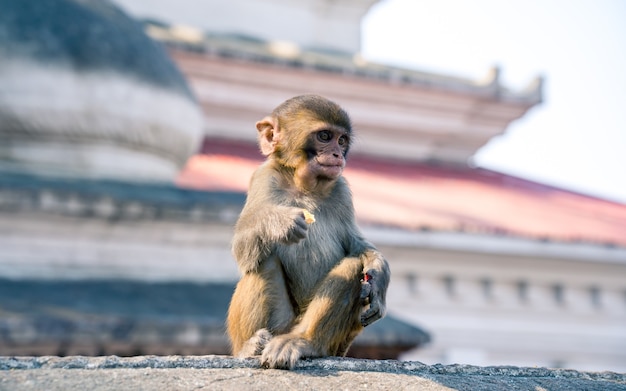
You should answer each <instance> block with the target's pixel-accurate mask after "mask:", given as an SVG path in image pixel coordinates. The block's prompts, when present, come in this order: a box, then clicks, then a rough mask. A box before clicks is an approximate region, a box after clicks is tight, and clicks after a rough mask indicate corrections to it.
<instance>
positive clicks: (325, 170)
mask: <svg viewBox="0 0 626 391" xmlns="http://www.w3.org/2000/svg"><path fill="white" fill-rule="evenodd" d="M318 166H319V171H320V174H321V175H322V176H324V177H326V178H329V179H334V178H337V177H339V176H340V175H341V173H342V172H343V167H344V166H343V164H322V163H319V162H318Z"/></svg>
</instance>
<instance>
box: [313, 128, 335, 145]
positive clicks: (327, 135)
mask: <svg viewBox="0 0 626 391" xmlns="http://www.w3.org/2000/svg"><path fill="white" fill-rule="evenodd" d="M317 139H318V140H319V141H321V142H323V143H327V142H329V141H330V140H332V139H333V134H332V133H331V132H330V131H329V130H320V131H319V132H317Z"/></svg>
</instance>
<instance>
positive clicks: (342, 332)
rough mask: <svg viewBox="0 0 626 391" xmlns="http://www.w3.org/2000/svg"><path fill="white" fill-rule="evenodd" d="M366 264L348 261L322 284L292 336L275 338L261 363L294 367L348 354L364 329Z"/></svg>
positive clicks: (342, 263) (290, 334)
mask: <svg viewBox="0 0 626 391" xmlns="http://www.w3.org/2000/svg"><path fill="white" fill-rule="evenodd" d="M362 272H363V262H362V261H361V260H360V259H358V258H345V259H343V260H342V261H341V263H339V264H338V265H337V266H335V268H333V269H332V270H331V271H330V273H329V274H328V275H327V276H326V277H325V278H324V279H323V280H322V281H321V283H320V284H319V285H318V287H317V290H316V292H315V294H314V296H313V299H312V300H311V302H310V303H309V305H308V306H307V308H306V311H305V312H304V313H303V314H302V316H301V317H300V319H299V322H298V323H297V324H296V325H295V326H294V327H293V328H292V330H291V331H290V332H289V333H288V334H284V335H278V336H275V337H274V338H273V339H272V340H271V341H270V342H269V343H268V344H267V346H266V347H265V349H264V351H263V356H262V358H261V362H262V363H263V365H265V366H267V367H270V368H292V367H293V366H294V365H295V363H296V361H297V360H298V359H299V358H301V357H320V356H335V355H342V356H343V355H345V353H346V351H347V350H348V347H349V346H350V344H351V343H352V340H353V339H354V338H355V337H356V336H357V335H358V334H359V332H361V330H362V329H363V326H362V325H361V321H360V316H361V315H360V314H361V310H362V308H363V305H362V302H361V298H360V296H361V281H360V280H361V274H362Z"/></svg>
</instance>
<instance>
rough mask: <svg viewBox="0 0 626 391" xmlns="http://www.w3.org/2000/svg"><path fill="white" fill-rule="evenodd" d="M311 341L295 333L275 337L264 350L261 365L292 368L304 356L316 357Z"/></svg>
mask: <svg viewBox="0 0 626 391" xmlns="http://www.w3.org/2000/svg"><path fill="white" fill-rule="evenodd" d="M318 355H319V354H316V352H315V350H314V349H313V347H312V346H311V344H310V342H309V341H307V340H306V339H304V338H301V337H299V336H296V335H293V334H284V335H279V336H277V337H274V338H273V339H272V340H271V341H269V343H268V344H267V346H265V350H263V354H262V356H261V365H262V366H263V367H264V368H276V369H291V368H293V367H294V365H296V362H297V361H298V360H299V359H300V358H303V357H315V356H318Z"/></svg>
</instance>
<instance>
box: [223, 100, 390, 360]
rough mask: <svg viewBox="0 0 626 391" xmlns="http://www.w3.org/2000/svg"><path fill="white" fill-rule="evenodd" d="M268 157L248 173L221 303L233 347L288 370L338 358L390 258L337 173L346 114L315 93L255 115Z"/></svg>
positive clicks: (380, 290)
mask: <svg viewBox="0 0 626 391" xmlns="http://www.w3.org/2000/svg"><path fill="white" fill-rule="evenodd" d="M256 128H257V130H258V137H259V145H260V148H261V152H262V153H263V154H264V155H265V156H267V159H266V161H265V163H263V164H262V165H261V166H260V167H259V168H258V169H257V170H256V171H255V172H254V174H253V175H252V179H251V181H250V187H249V190H248V195H247V199H246V204H245V206H244V208H243V210H242V212H241V215H240V216H239V220H238V221H237V224H236V226H235V234H234V237H233V244H232V246H233V247H232V250H233V255H234V257H235V259H236V260H237V263H238V266H239V270H240V272H241V275H242V277H241V279H240V281H239V283H238V284H237V287H236V289H235V292H234V293H233V297H232V300H231V303H230V307H229V310H228V320H227V326H228V334H229V337H230V341H231V346H232V352H233V355H235V356H238V357H252V356H259V355H260V356H261V364H262V365H263V366H264V367H266V368H282V369H291V368H293V366H294V365H295V364H296V362H297V360H298V359H300V358H305V357H322V356H339V355H340V356H343V355H345V354H346V352H347V350H348V348H349V347H350V344H351V343H352V341H353V340H354V338H355V337H356V336H357V335H358V334H359V332H361V330H362V329H363V327H365V326H367V325H369V324H371V323H372V322H374V321H376V320H378V319H380V318H381V317H383V316H384V314H385V311H386V304H385V296H386V291H387V286H388V284H389V274H390V272H389V266H388V264H387V261H386V260H385V258H384V257H383V256H382V254H381V253H380V252H379V251H378V250H377V249H376V248H375V247H374V246H373V245H372V244H371V243H369V242H368V241H366V240H365V239H364V238H363V236H362V235H361V233H360V231H359V229H358V227H357V225H356V222H355V217H354V207H353V205H352V195H351V193H350V189H349V187H348V184H347V182H346V180H345V179H344V178H343V176H342V172H343V169H344V167H345V163H346V156H347V155H348V151H349V149H350V144H351V142H352V137H353V134H352V127H351V122H350V118H349V116H348V114H347V113H346V112H345V111H344V110H343V109H342V108H341V107H340V106H339V105H337V104H336V103H334V102H331V101H329V100H328V99H326V98H323V97H321V96H316V95H303V96H297V97H294V98H291V99H289V100H287V101H285V102H283V103H282V104H281V105H279V106H278V107H277V108H276V109H275V110H274V111H273V112H272V114H271V115H269V116H268V117H265V118H263V119H262V120H261V121H259V122H257V123H256Z"/></svg>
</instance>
